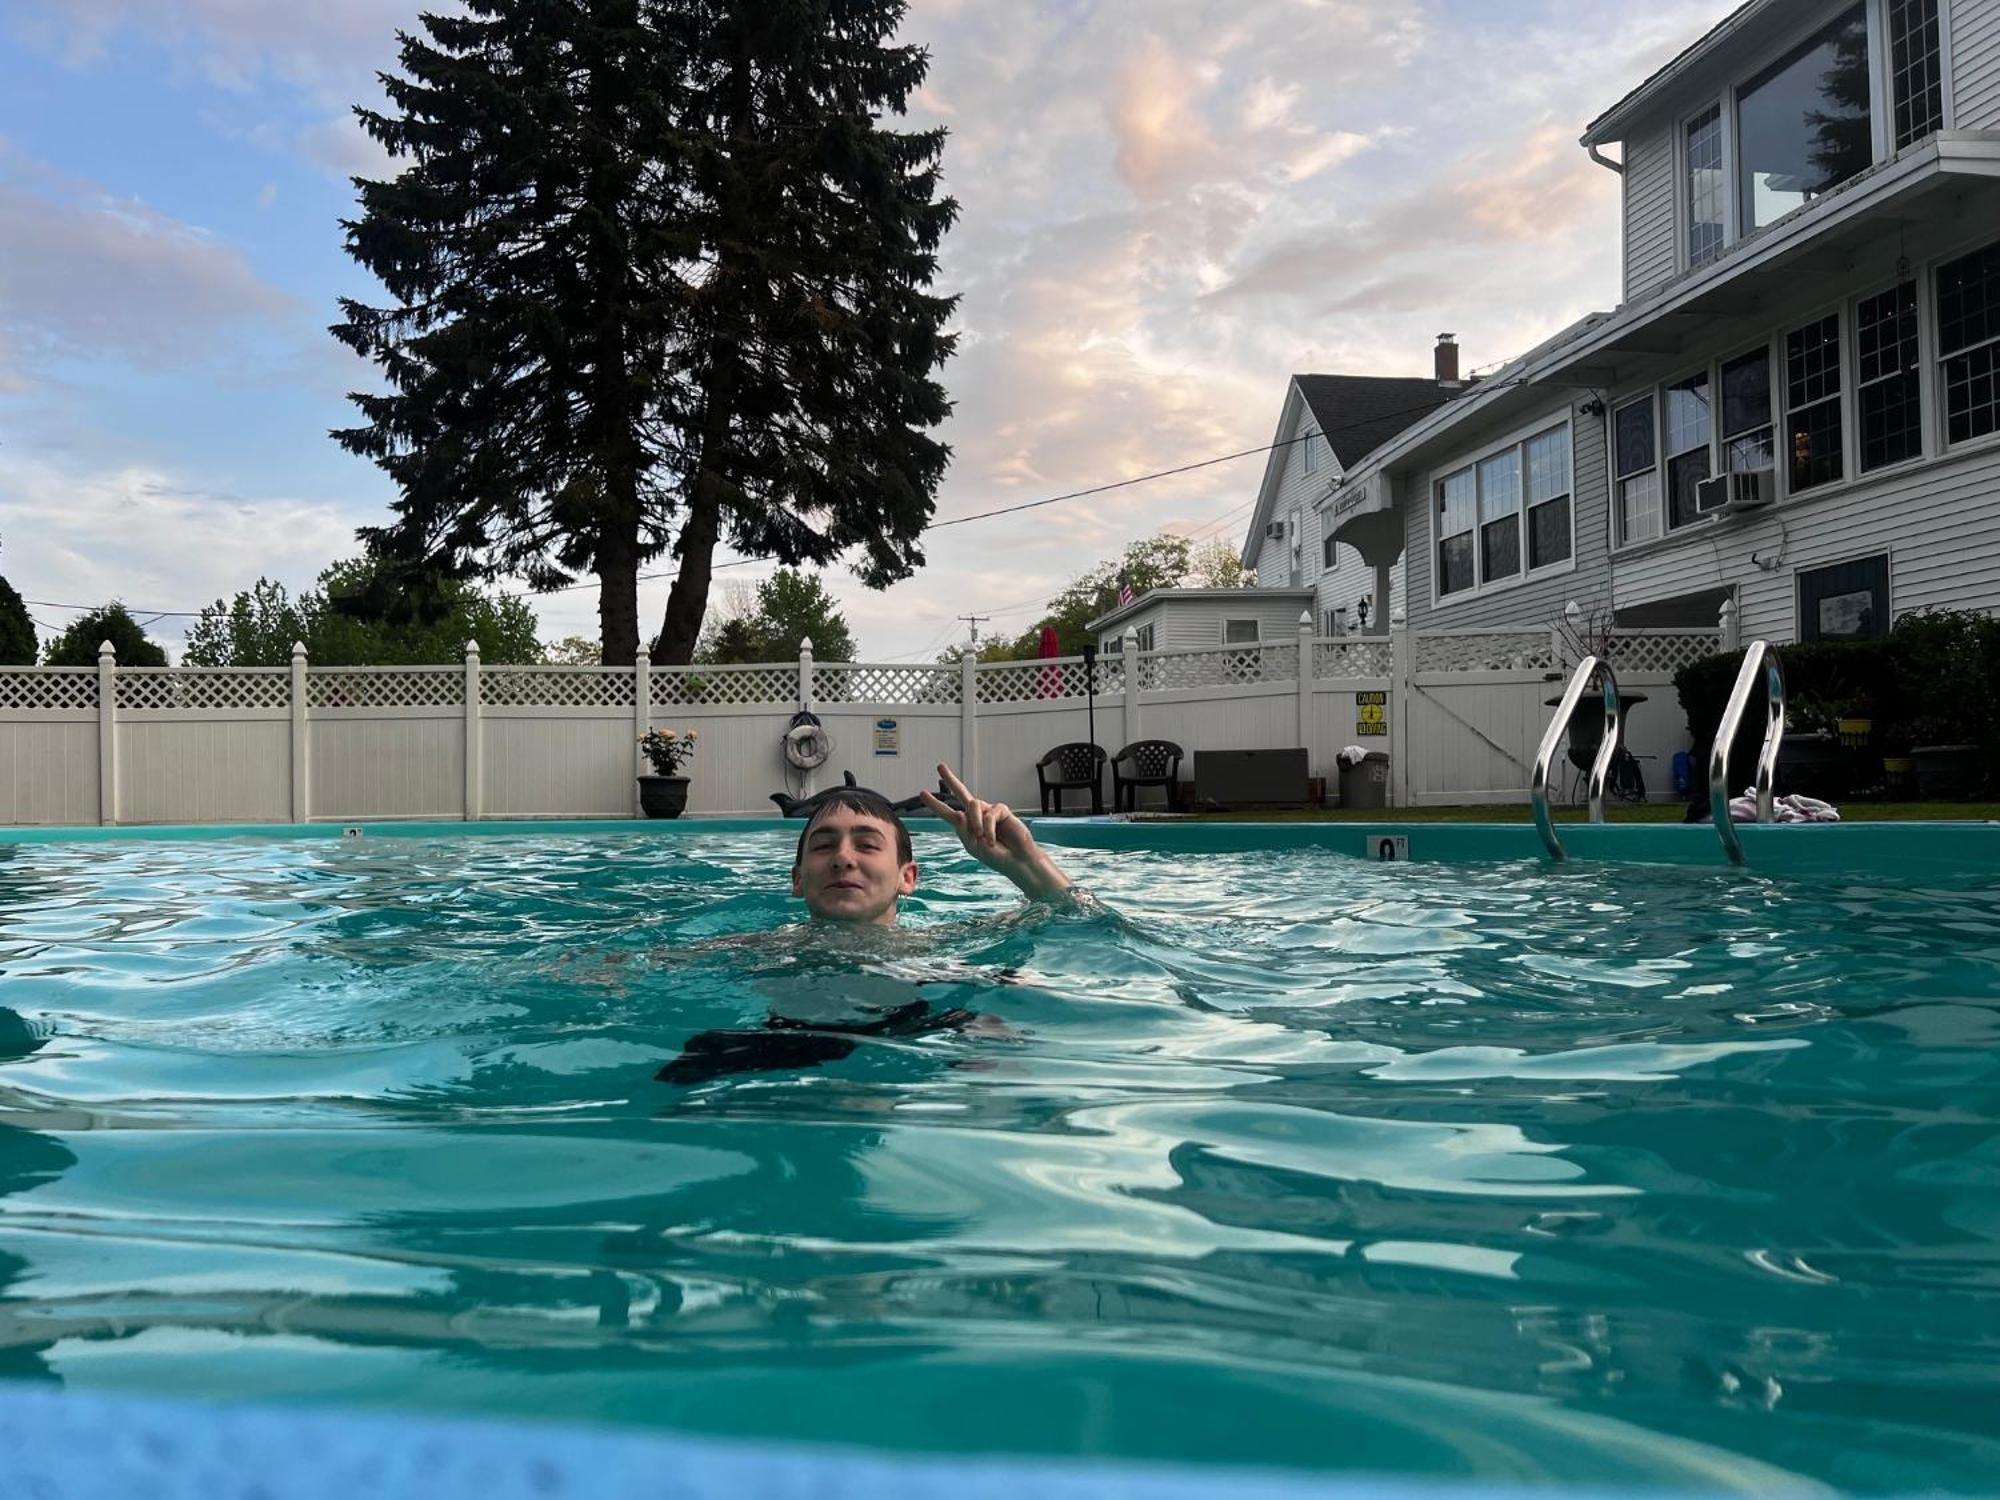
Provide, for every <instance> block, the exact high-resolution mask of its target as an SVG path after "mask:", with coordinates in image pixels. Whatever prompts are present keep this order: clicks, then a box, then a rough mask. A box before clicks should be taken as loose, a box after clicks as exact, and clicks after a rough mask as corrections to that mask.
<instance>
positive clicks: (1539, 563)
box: [1527, 427, 1570, 568]
mask: <svg viewBox="0 0 2000 1500" xmlns="http://www.w3.org/2000/svg"><path fill="white" fill-rule="evenodd" d="M1527 455H1528V566H1529V567H1531V568H1545V567H1547V566H1548V565H1549V564H1550V563H1559V562H1565V561H1567V560H1568V558H1569V555H1570V524H1569V514H1570V500H1569V496H1570V482H1569V429H1568V428H1567V427H1555V428H1551V429H1550V430H1549V431H1547V432H1544V433H1540V434H1537V435H1536V436H1534V437H1531V438H1529V439H1528V446H1527Z"/></svg>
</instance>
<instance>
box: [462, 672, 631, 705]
mask: <svg viewBox="0 0 2000 1500" xmlns="http://www.w3.org/2000/svg"><path fill="white" fill-rule="evenodd" d="M635 675H636V674H635V673H634V672H633V670H632V669H631V668H630V667H488V668H486V669H485V670H484V671H483V672H481V673H480V675H479V697H480V700H481V702H484V703H491V704H493V705H494V706H495V707H500V708H630V707H631V706H632V693H633V679H634V677H635Z"/></svg>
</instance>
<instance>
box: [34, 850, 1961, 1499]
mask: <svg viewBox="0 0 2000 1500" xmlns="http://www.w3.org/2000/svg"><path fill="white" fill-rule="evenodd" d="M931 826H932V827H933V828H934V827H935V825H931ZM1830 831H1831V832H1837V833H1851V834H1854V835H1857V836H1858V837H1857V838H1856V839H1855V840H1854V841H1852V842H1847V843H1833V842H1830V841H1827V840H1826V839H1825V838H1824V837H1823V834H1824V833H1826V832H1829V830H1817V829H1790V830H1765V831H1763V835H1764V836H1763V837H1761V838H1757V839H1753V840H1752V841H1751V866H1750V868H1749V869H1748V870H1745V871H1732V870H1729V869H1727V868H1725V867H1723V866H1721V864H1720V862H1719V861H1720V856H1719V851H1718V850H1717V849H1716V846H1715V843H1714V835H1713V833H1712V831H1709V832H1707V834H1706V839H1707V843H1706V845H1705V846H1703V845H1700V844H1698V843H1696V842H1695V841H1694V840H1693V839H1691V838H1684V837H1683V835H1684V834H1685V835H1700V834H1702V832H1703V831H1702V830H1698V829H1695V830H1678V829H1671V830H1669V829H1656V830H1647V831H1646V832H1647V833H1648V835H1649V837H1648V839H1647V840H1646V841H1645V845H1644V848H1643V849H1642V848H1641V845H1640V844H1639V843H1638V842H1635V841H1634V840H1633V839H1632V838H1628V837H1627V836H1626V833H1625V831H1624V830H1618V829H1605V830H1597V831H1592V832H1590V833H1587V834H1586V833H1585V831H1582V830H1579V831H1578V832H1579V834H1581V835H1583V836H1582V837H1579V838H1578V839H1577V840H1575V841H1574V842H1573V847H1574V848H1576V850H1577V852H1578V856H1579V857H1578V859H1577V860H1576V862H1575V863H1573V864H1571V865H1569V866H1566V867H1561V868H1556V867H1551V866H1549V865H1547V864H1546V863H1544V862H1543V861H1541V860H1540V859H1539V858H1538V857H1536V856H1535V855H1534V853H1533V846H1532V840H1533V834H1532V831H1531V830H1528V829H1526V828H1512V829H1506V830H1479V829H1457V828H1436V829H1432V828H1426V827H1421V826H1419V827H1403V828H1399V829H1396V830H1394V832H1395V833H1397V834H1400V835H1403V836H1407V837H1408V838H1409V839H1410V848H1409V851H1408V852H1409V853H1410V854H1411V855H1413V856H1414V857H1415V860H1416V862H1414V863H1409V864H1381V863H1377V862H1374V861H1373V860H1371V859H1369V858H1365V857H1362V856H1364V855H1365V854H1366V853H1368V852H1369V846H1368V844H1367V843H1366V842H1365V840H1366V838H1367V836H1368V833H1370V832H1372V830H1368V831H1363V830H1354V829H1346V828H1339V827H1334V828H1331V829H1328V828H1323V827H1318V828H1308V829H1292V828H1285V829H1269V828H1262V829H1260V828H1255V827H1247V826H1235V825H1210V826H1205V827H1202V828H1195V829H1162V828H1133V827H1130V826H1121V825H1077V826H1070V827H1065V828H1063V829H1061V830H1060V831H1059V832H1057V833H1054V834H1052V835H1051V836H1050V838H1051V841H1052V842H1055V843H1058V844H1060V845H1061V846H1062V852H1061V858H1062V859H1063V861H1064V863H1065V864H1066V865H1067V866H1068V867H1069V868H1070V869H1071V871H1072V873H1073V874H1075V875H1076V876H1077V877H1078V878H1079V880H1080V881H1081V882H1082V883H1083V884H1084V885H1085V886H1087V887H1088V888H1089V889H1090V890H1091V891H1093V892H1094V893H1095V895H1096V896H1097V898H1098V900H1099V901H1100V902H1101V904H1102V908H1101V909H1098V910H1089V909H1086V910H1083V911H1080V912H1076V913H1071V914H1066V915H1056V916H1048V915H1046V914H1040V913H1032V912H1027V913H1024V912H1023V910H1022V908H1021V907H1020V906H1019V904H1018V902H1017V901H1016V900H1015V898H1014V897H1013V896H1012V894H1011V892H1010V891H1009V890H1008V888H1007V887H1006V886H1005V885H1004V883H1003V882H1001V881H1000V880H999V879H998V878H997V877H995V876H992V875H990V874H989V873H987V872H985V871H984V870H981V869H979V868H978V867H977V866H975V865H974V864H972V862H971V861H970V860H968V859H966V858H965V857H964V856H963V855H962V854H961V853H960V852H959V851H958V848H957V845H956V843H955V841H951V840H949V839H947V838H946V837H945V836H944V835H942V834H940V833H936V832H920V833H919V837H918V855H919V859H920V861H922V862H923V864H924V870H925V877H924V883H923V887H922V890H921V892H920V898H919V900H918V901H916V902H914V903H913V904H912V907H911V908H910V912H909V920H908V922H907V923H906V928H905V930H904V931H901V932H899V933H895V934H890V935H887V936H885V937H883V938H881V939H880V940H870V939H869V938H868V937H867V936H866V935H860V934H851V933H850V934H845V935H828V934H826V933H824V932H821V933H813V932H810V931H804V930H800V929H797V928H788V927H786V926H785V925H784V924H786V923H788V922H790V921H791V920H792V919H794V918H795V917H796V914H797V913H796V908H795V907H793V906H792V905H791V903H789V902H787V901H786V900H784V899H782V898H781V897H780V896H779V895H778V894H777V892H778V891H779V889H781V886H780V883H779V877H780V875H781V873H782V870H783V868H784V866H785V865H786V864H788V862H789V858H790V850H791V839H792V837H793V836H794V835H795V833H796V825H794V826H793V828H792V829H790V830H784V829H776V830H774V829H772V828H771V826H770V825H768V824H765V825H736V824H712V825H702V824H688V825H681V826H679V827H674V828H668V829H662V828H659V827H657V826H655V827H645V826H641V827H638V828H633V827H630V826H629V825H628V826H626V827H624V828H622V829H618V830H616V831H605V830H598V829H589V830H583V829H577V830H569V829H562V828H535V829H523V828H519V827H513V828H502V829H484V830H479V836H474V837H466V836H457V835H456V833H454V834H453V835H444V834H441V833H440V832H438V831H437V830H427V829H407V828H406V829H400V830H397V829H381V830H370V831H369V832H368V833H367V834H366V835H365V836H363V837H360V838H356V839H340V838H337V837H315V838H300V837H284V838H267V837H245V836H235V837H229V838H223V839H208V840H200V841H193V840H188V839H182V838H171V837H169V838H160V839H151V840H149V839H137V838H131V837H116V836H114V837H109V838H95V839H87V840H79V839H49V840H42V839H40V838H37V837H18V836H17V837H14V838H12V839H11V840H10V841H8V842H6V843H0V1375H5V1376H9V1377H13V1378H15V1379H20V1380H40V1381H45V1382H46V1381H59V1382H60V1383H61V1384H62V1385H63V1386H64V1387H66V1388H67V1389H69V1390H71V1391H74V1392H82V1393H94V1394H113V1393H142V1394H146V1393H150V1394H160V1393H175V1394H181V1395H187V1394H199V1395H202V1396H204V1397H210V1398H222V1399H227V1398H256V1399H272V1398H275V1399H280V1400H290V1401H302V1402H318V1403H330V1404H334V1405H338V1406H342V1407H348V1408H369V1409H377V1410H389V1409H394V1410H419V1411H433V1412H439V1413H476V1414H483V1415H487V1416H502V1417H512V1416H533V1417H536V1418H553V1419H575V1420H582V1421H595V1422H613V1423H620V1424H627V1425H631V1426H635V1427H642V1428H648V1429H674V1430H678V1431H682V1432H692V1433H698V1434H705V1435H712V1436H719V1437H747V1438H755V1439H760V1440H766V1439H767V1440H774V1441H782V1442H807V1443H823V1442H831V1443H840V1444H857V1445H862V1446H866V1447H871V1448H876V1449H882V1450H891V1451H903V1452H911V1453H930V1454H936V1453H946V1454H966V1453H1010V1454H1023V1455H1063V1456H1075V1455H1086V1456H1090V1457H1096V1458H1111V1459H1121V1460H1143V1461H1150V1460H1162V1461H1173V1462H1194V1463H1215V1464H1233V1465H1246V1464H1247V1465H1272V1466H1279V1467H1286V1468H1294V1469H1304V1470H1311V1471H1320V1472H1327V1473H1357V1472H1371V1473H1387V1474H1401V1475H1406V1476H1415V1477H1423V1478H1445V1477H1450V1478H1466V1479H1479V1480H1486V1481H1528V1482H1550V1483H1571V1484H1586V1483H1588V1484H1639V1483H1655V1484H1664V1485H1674V1486H1683V1487H1695V1488H1703V1489H1717V1488H1735V1489H1740V1490H1748V1491H1769V1490H1770V1489H1772V1488H1774V1487H1776V1486H1779V1485H1781V1484H1784V1483H1787V1482H1791V1483H1797V1482H1800V1481H1820V1482H1825V1483H1829V1484H1833V1485H1837V1486H1840V1487H1842V1488H1846V1489H1851V1490H1861V1491H1887V1490H1909V1489H1916V1488H1921V1487H1925V1486H1939V1487H1944V1488H1952V1489H1958V1490H1973V1489H1985V1488H1990V1487H1991V1485H1992V1476H1993V1475H1994V1474H1996V1473H2000V1438H1997V1437H1996V1433H1995V1429H1996V1423H1995V1421H1994V1418H1993V1416H1992V1413H1993V1411H1994V1410H1995V1409H1996V1400H2000V1131H1996V1129H1995V1126H1996V1123H2000V1046H1996V1042H2000V871H1996V867H1995V861H1994V860H1993V858H1992V855H1991V852H1990V849H1989V845H1990V843H1991V841H1992V839H1993V837H1994V831H1993V830H1964V831H1961V832H1958V833H1952V834H1944V833H1941V832H1940V833H1932V834H1928V835H1927V834H1924V833H1921V832H1919V833H1916V834H1911V833H1910V832H1909V831H1907V830H1894V831H1891V832H1890V833H1886V834H1879V835H1878V834H1875V833H1873V832H1871V831H1869V830H1863V829H1852V830H1830ZM1635 832H1636V831H1635ZM1565 833H1566V835H1567V834H1568V833H1569V830H1567V829H1566V830H1565ZM1653 836H1657V837H1653ZM1781 838H1789V839H1791V840H1793V842H1790V843H1784V844H1780V843H1779V842H1778V841H1779V840H1780V839H1781ZM1640 853H1645V854H1647V855H1648V856H1653V855H1660V856H1662V857H1664V858H1666V859H1669V860H1678V861H1681V862H1679V863H1637V862H1633V861H1632V860H1631V859H1630V858H1629V856H1632V855H1636V854H1640ZM1612 855H1621V856H1628V857H1627V858H1608V857H1606V856H1612ZM1592 856H1594V857H1592ZM1760 859H1761V864H1760ZM913 998H921V999H923V1000H924V1001H926V1002H927V1003H929V1004H931V1005H933V1006H936V1007H939V1008H940V1009H942V1008H946V1007H954V1006H957V1007H965V1008H967V1009H972V1010H977V1011H981V1012H984V1013H987V1014H991V1015H995V1016H998V1017H1000V1018H1001V1019H1002V1020H1003V1021H1004V1022H1005V1023H1006V1025H1007V1026H1008V1027H1009V1028H1011V1029H1012V1030H1014V1031H1015V1032H1018V1033H1019V1039H1017V1040H1008V1039H1000V1038H985V1037H976V1036H969V1035H964V1034H959V1033H942V1034H932V1035H916V1036H907V1037H903V1036H888V1037H881V1038H869V1039H865V1040H864V1041H863V1042H862V1043H861V1044H860V1045H858V1046H857V1047H856V1048H855V1049H854V1051H853V1053H852V1054H851V1055H850V1056H848V1057H845V1058H843V1059H840V1060H838V1061H834V1062H830V1063H828V1064H826V1065H824V1066H821V1067H816V1068H810V1069H797V1070H780V1071H771V1072H760V1073H744V1074H735V1075H725V1076H720V1077H716V1078H713V1079H711V1080H708V1081H706V1082H702V1083H698V1084H695V1085H692V1086H673V1085H669V1084H664V1083H660V1082H658V1081H656V1079H655V1076H654V1075H655V1074H656V1072H657V1071H658V1069H659V1068H660V1067H661V1065H662V1064H663V1063H665V1062H667V1061H668V1060H669V1059H671V1058H673V1057H674V1056H675V1055H676V1054H677V1053H678V1052H679V1050H680V1048H681V1046H682V1045H683V1044H684V1043H685V1042H686V1040H687V1039H688V1038H689V1037H690V1036H691V1035H693V1034H695V1033H697V1032H700V1031H703V1030H707V1029H711V1028H719V1027H739V1026H743V1025H746V1024H754V1023H755V1022H756V1021H758V1020H759V1019H761V1018H762V1017H763V1016H764V1015H765V1014H766V1013H767V1012H770V1011H774V1010H775V1011H780V1012H782V1013H785V1014H788V1015H793V1016H798V1017H803V1018H806V1019H813V1018H821V1019H827V1018H837V1017H839V1016H840V1015H842V1014H845V1013H846V1012H847V1011H848V1009H849V1008H851V1007H854V1006H858V1005H875V1006H885V1007H886V1006H894V1005H900V1004H904V1003H907V1002H909V1001H910V1000H912V999H913Z"/></svg>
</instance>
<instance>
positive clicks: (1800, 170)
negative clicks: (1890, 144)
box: [1736, 5, 1875, 233]
mask: <svg viewBox="0 0 2000 1500" xmlns="http://www.w3.org/2000/svg"><path fill="white" fill-rule="evenodd" d="M1870 92H1871V87H1870V83H1869V77H1868V7H1867V6H1866V5H1856V6H1855V7H1853V8H1852V9H1851V10H1849V11H1847V12H1846V13H1845V14H1843V15H1842V16H1841V17H1840V18H1839V19H1838V20H1836V21H1835V22H1834V23H1833V24H1832V25H1831V26H1829V27H1827V28H1826V29H1825V30H1824V31H1822V32H1820V33H1819V35H1817V36H1816V37H1814V38H1813V39H1812V40H1811V41H1809V42H1807V43H1806V44H1805V45H1804V46H1802V47H1800V48H1798V49H1797V50H1796V51H1794V52H1792V53H1791V54H1790V55H1788V56H1786V57H1783V58H1780V59H1779V60H1778V61H1777V62H1776V63H1774V64H1773V65H1772V66H1770V67H1769V68H1767V69H1765V70H1764V71H1763V72H1762V73H1760V74H1759V75H1758V76H1757V77H1755V78H1753V79H1751V80H1750V82H1748V83H1746V84H1744V85H1743V86H1742V88H1740V89H1739V90H1738V91H1737V95H1736V187H1737V195H1738V203H1737V206H1738V213H1739V216H1740V222H1741V224H1742V226H1743V229H1744V231H1745V232H1746V233H1747V232H1748V231H1750V230H1753V229H1761V228H1763V227H1764V226H1765V225H1766V224H1772V223H1776V222H1777V221H1778V220H1779V219H1781V218H1783V217H1784V216H1785V215H1786V214H1788V213H1790V212H1791V211H1792V210H1793V209H1795V208H1798V207H1800V206H1801V205H1803V204H1806V203H1810V202H1811V201H1812V200H1813V199H1815V198H1817V197H1819V196H1820V195H1821V194H1822V193H1824V192H1826V191H1827V190H1828V189H1830V188H1834V187H1838V186H1839V185H1840V184H1841V183H1843V182H1845V181H1847V180H1848V178H1850V177H1853V176H1854V175H1855V174H1857V173H1859V172H1862V171H1865V170H1866V169H1867V168H1868V167H1869V166H1870V165H1871V164H1872V163H1873V161H1874V159H1875V144H1874V125H1873V121H1872V118H1871V115H1870V111H1869V94H1870Z"/></svg>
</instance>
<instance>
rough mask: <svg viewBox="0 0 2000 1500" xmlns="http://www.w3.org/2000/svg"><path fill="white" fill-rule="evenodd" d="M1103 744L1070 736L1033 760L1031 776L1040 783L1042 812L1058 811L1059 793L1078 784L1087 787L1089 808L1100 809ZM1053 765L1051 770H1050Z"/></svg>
mask: <svg viewBox="0 0 2000 1500" xmlns="http://www.w3.org/2000/svg"><path fill="white" fill-rule="evenodd" d="M1104 760H1105V756H1104V747H1103V746H1102V745H1091V744H1086V743H1085V742H1084V741H1082V740H1072V741H1071V742H1070V743H1069V744H1067V745H1058V746H1056V747H1055V749H1053V750H1051V751H1050V752H1049V753H1048V754H1047V755H1044V756H1043V757H1042V758H1041V759H1040V760H1038V761H1036V762H1035V780H1036V781H1037V782H1039V783H1040V784H1041V789H1042V812H1043V813H1044V814H1052V813H1060V812H1061V811H1062V810H1063V805H1062V799H1063V793H1064V792H1066V791H1071V790H1074V789H1076V788H1078V787H1088V788H1090V810H1091V812H1093V813H1096V814H1100V815H1101V814H1102V813H1103V811H1104ZM1051 769H1053V771H1054V774H1053V775H1051V774H1050V771H1051Z"/></svg>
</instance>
